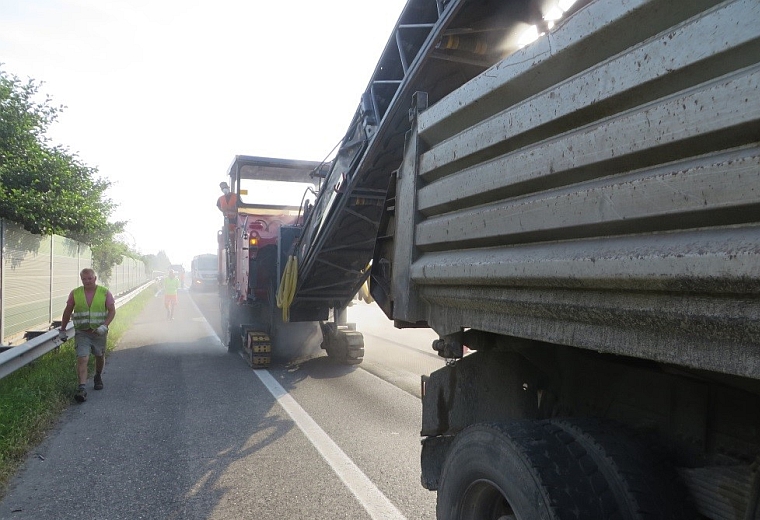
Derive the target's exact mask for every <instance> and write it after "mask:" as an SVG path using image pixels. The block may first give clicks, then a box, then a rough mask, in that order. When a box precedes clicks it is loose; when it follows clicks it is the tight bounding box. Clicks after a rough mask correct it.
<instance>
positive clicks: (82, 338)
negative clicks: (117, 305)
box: [74, 330, 108, 357]
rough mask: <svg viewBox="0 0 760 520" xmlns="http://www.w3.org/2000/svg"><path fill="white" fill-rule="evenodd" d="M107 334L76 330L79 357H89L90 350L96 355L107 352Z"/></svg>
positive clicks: (75, 338) (75, 337) (75, 336)
mask: <svg viewBox="0 0 760 520" xmlns="http://www.w3.org/2000/svg"><path fill="white" fill-rule="evenodd" d="M107 336H108V335H107V334H103V335H102V336H98V335H97V334H96V333H95V332H85V331H83V330H78V331H76V334H74V340H75V342H76V344H77V357H89V356H90V352H92V353H93V355H95V356H98V357H100V356H102V355H103V354H105V352H106V338H107Z"/></svg>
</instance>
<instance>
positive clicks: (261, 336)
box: [240, 330, 272, 368]
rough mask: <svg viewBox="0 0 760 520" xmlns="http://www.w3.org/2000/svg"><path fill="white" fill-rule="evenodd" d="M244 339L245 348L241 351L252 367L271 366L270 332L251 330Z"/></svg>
mask: <svg viewBox="0 0 760 520" xmlns="http://www.w3.org/2000/svg"><path fill="white" fill-rule="evenodd" d="M244 339H245V341H244V342H243V349H242V350H241V351H240V352H241V355H242V356H243V359H245V360H246V362H247V363H248V364H249V365H251V368H267V367H269V364H270V363H271V361H272V342H271V340H270V338H269V334H267V333H265V332H261V331H255V330H249V331H248V332H247V333H246V336H245V338H244Z"/></svg>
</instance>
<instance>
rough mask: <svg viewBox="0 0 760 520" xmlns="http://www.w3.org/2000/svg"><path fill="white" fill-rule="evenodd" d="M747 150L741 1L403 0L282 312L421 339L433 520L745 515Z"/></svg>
mask: <svg viewBox="0 0 760 520" xmlns="http://www.w3.org/2000/svg"><path fill="white" fill-rule="evenodd" d="M759 144H760V3H759V2H757V0H731V1H722V2H721V1H714V0H626V1H620V0H587V1H583V0H579V1H577V2H572V1H565V0H560V1H553V0H549V1H538V0H514V1H493V0H436V1H433V0H410V1H409V2H408V3H407V5H406V7H405V8H404V10H403V12H402V13H401V16H400V18H399V20H398V22H397V25H396V27H395V29H394V32H393V34H392V36H391V38H390V39H389V41H388V44H387V45H386V47H385V50H384V51H383V54H382V56H381V58H380V61H379V62H378V64H377V67H376V68H375V71H374V74H373V76H372V78H371V79H370V82H369V84H368V87H367V89H366V90H365V92H364V94H363V95H362V96H361V99H360V103H359V107H358V108H357V110H356V112H355V116H354V118H353V120H352V121H351V124H350V126H349V130H348V132H347V133H346V135H345V137H344V139H343V141H342V144H341V146H340V148H339V149H338V152H337V153H336V155H335V157H334V159H333V160H332V162H331V164H330V167H329V170H328V171H327V172H326V173H325V177H324V179H323V180H322V183H321V190H320V194H319V196H318V197H317V198H316V199H315V201H314V203H313V208H311V211H310V213H309V215H308V216H306V218H304V220H303V223H302V224H299V226H298V228H299V230H298V232H297V235H298V237H297V239H294V241H293V243H292V245H291V248H290V249H291V250H290V251H288V253H287V254H288V255H289V256H292V257H293V259H294V260H293V261H294V263H295V264H296V265H297V276H296V277H295V282H294V283H293V285H294V292H293V295H292V299H291V303H290V309H291V313H292V314H293V315H296V314H298V313H301V312H308V309H310V308H312V306H314V302H315V301H318V302H320V301H329V302H330V303H331V304H332V305H335V306H336V307H337V308H340V307H341V306H342V305H345V303H346V302H347V301H349V300H350V298H352V297H353V295H354V294H356V292H357V290H358V288H359V287H360V286H361V284H362V283H364V282H365V281H366V280H367V279H369V284H370V291H371V294H372V296H373V297H374V299H375V301H376V302H377V303H378V305H379V306H380V307H381V308H382V309H383V310H384V312H385V313H386V315H387V316H388V317H389V318H390V319H392V320H394V323H395V325H396V326H397V327H400V328H405V327H430V328H432V329H433V330H434V331H435V332H436V333H437V334H438V335H439V339H438V340H437V341H435V342H434V343H433V345H432V348H433V349H434V350H435V351H437V352H438V353H439V355H441V356H442V357H444V358H446V360H447V364H446V366H445V367H444V368H441V369H440V370H437V371H436V372H433V373H432V374H429V375H423V377H422V380H421V383H422V387H421V388H422V417H421V436H422V449H421V482H422V485H423V486H424V487H425V488H427V489H429V490H433V491H437V517H438V519H439V520H450V519H451V520H476V519H478V520H479V519H507V518H519V519H534V518H542V519H544V518H553V519H567V518H578V519H601V518H626V519H643V518H647V519H653V518H658V519H685V518H688V519H694V518H707V519H716V520H717V519H735V520H747V519H758V518H760V473H759V468H760V146H759ZM291 283H292V278H291ZM465 352H467V354H466V355H465Z"/></svg>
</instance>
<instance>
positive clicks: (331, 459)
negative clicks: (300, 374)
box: [254, 369, 404, 520]
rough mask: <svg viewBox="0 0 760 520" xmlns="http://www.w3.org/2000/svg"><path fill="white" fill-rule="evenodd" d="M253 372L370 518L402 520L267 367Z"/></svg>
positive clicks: (392, 506) (383, 496) (396, 510)
mask: <svg viewBox="0 0 760 520" xmlns="http://www.w3.org/2000/svg"><path fill="white" fill-rule="evenodd" d="M254 373H255V374H256V375H257V376H258V378H259V379H261V382H262V383H264V386H266V387H267V389H268V390H269V392H270V393H271V394H272V395H273V396H274V398H275V399H277V402H278V403H280V406H282V407H283V408H284V409H285V411H286V412H287V413H288V415H290V417H291V419H293V421H294V422H295V423H296V425H297V426H298V427H299V428H300V429H301V431H302V432H303V433H304V434H305V435H306V438H307V439H309V441H310V442H311V443H312V444H313V445H314V447H315V448H317V451H318V452H319V454H320V455H322V458H324V459H325V461H327V463H328V464H329V465H330V467H331V468H332V469H333V471H334V472H335V474H336V475H338V477H339V478H340V479H341V480H342V481H343V483H344V484H345V485H346V486H347V487H348V489H349V490H351V492H352V493H353V494H354V496H355V497H356V498H357V500H359V502H360V503H361V505H362V506H364V509H366V511H367V513H369V515H370V516H371V517H372V518H373V519H376V520H380V519H389V520H390V519H393V520H404V515H403V514H401V511H399V510H398V509H396V506H394V505H393V504H392V503H391V501H390V500H388V497H386V496H385V495H384V494H383V493H382V491H380V490H379V489H377V487H376V486H375V485H374V484H373V483H372V481H371V480H370V479H369V478H368V477H367V476H366V475H365V474H364V473H363V472H362V470H360V469H359V467H358V466H357V465H356V464H354V462H353V461H352V460H351V459H350V458H348V455H346V454H345V453H344V452H343V450H341V449H340V447H339V446H338V445H337V444H335V442H334V441H333V440H332V439H331V438H330V437H329V436H328V435H327V434H326V433H325V431H324V430H323V429H322V428H320V427H319V425H318V424H317V423H316V421H314V419H312V418H311V416H310V415H309V414H308V413H306V411H305V410H304V409H303V408H301V406H300V405H299V404H298V403H297V402H296V400H295V399H293V397H292V396H291V395H290V394H288V392H287V391H286V390H285V389H284V388H283V387H282V386H281V385H280V383H278V382H277V381H276V380H275V379H274V377H273V376H272V374H270V373H269V371H268V370H262V369H257V370H255V371H254Z"/></svg>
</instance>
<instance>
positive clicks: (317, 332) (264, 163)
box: [218, 155, 364, 368]
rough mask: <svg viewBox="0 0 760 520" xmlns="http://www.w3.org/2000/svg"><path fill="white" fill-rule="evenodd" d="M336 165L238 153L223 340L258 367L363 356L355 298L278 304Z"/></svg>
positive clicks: (225, 245) (223, 253) (223, 240)
mask: <svg viewBox="0 0 760 520" xmlns="http://www.w3.org/2000/svg"><path fill="white" fill-rule="evenodd" d="M329 165H330V163H321V162H314V161H300V160H290V159H280V158H271V157H258V156H247V155H238V156H236V157H235V158H234V160H233V162H232V164H231V165H230V167H229V170H228V172H227V174H228V178H229V184H228V186H229V187H230V189H231V192H232V193H234V195H235V197H236V200H237V209H236V212H235V214H234V216H233V217H232V218H227V219H226V220H227V221H226V222H225V226H224V227H223V228H222V229H221V230H220V231H219V232H218V247H219V253H218V258H219V266H220V269H219V275H218V278H219V280H220V281H221V284H220V285H219V287H220V300H221V317H222V330H223V331H224V338H223V342H224V343H225V344H226V345H227V346H228V349H229V350H230V351H231V352H235V353H239V354H241V356H242V357H243V358H244V359H246V361H247V362H248V363H249V364H250V365H251V366H253V367H255V368H265V367H267V366H269V364H270V363H271V361H272V359H273V358H274V359H281V360H284V361H292V360H294V359H297V358H300V357H308V356H310V355H313V354H315V353H316V352H319V351H320V348H321V349H324V350H326V352H327V354H328V355H329V356H330V357H331V358H333V359H335V360H336V361H337V362H338V363H341V364H346V365H357V364H359V363H361V362H362V360H363V358H364V338H363V336H362V334H361V333H360V332H357V331H356V327H355V325H354V324H351V323H348V322H347V312H346V307H347V306H348V304H349V303H350V301H349V302H336V301H335V300H334V299H333V298H331V297H330V295H329V294H326V293H323V294H322V297H321V298H320V297H316V298H312V299H310V300H309V302H308V303H307V304H305V305H299V306H297V307H296V306H285V307H284V308H283V306H282V305H281V304H280V303H279V300H280V299H281V298H283V294H282V293H283V291H285V290H286V289H287V287H289V286H288V285H287V283H285V284H282V285H281V284H280V280H281V279H282V278H283V275H284V274H286V273H288V274H290V273H294V271H293V269H294V268H295V266H294V264H293V263H290V264H289V263H288V260H289V258H290V257H291V256H292V255H290V253H291V252H292V250H293V247H294V242H295V240H296V239H297V238H298V236H299V235H300V231H301V229H302V227H303V223H304V220H305V219H306V218H307V217H308V216H309V215H310V212H311V209H312V207H313V205H312V202H313V200H314V198H315V196H316V195H317V194H318V193H319V190H320V184H321V181H322V179H323V178H324V176H325V175H326V172H327V170H328V168H329ZM289 266H290V267H289ZM286 282H287V277H286ZM288 290H291V289H288Z"/></svg>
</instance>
